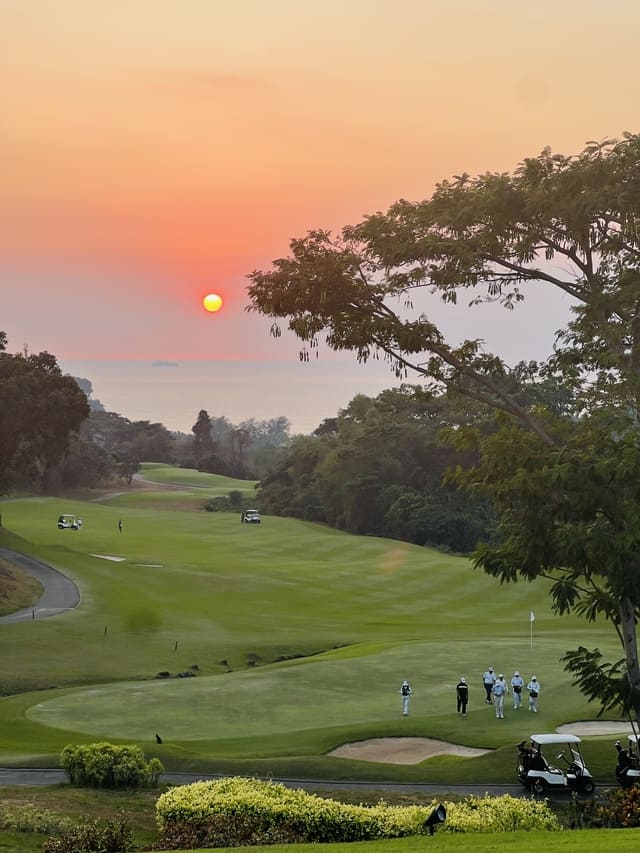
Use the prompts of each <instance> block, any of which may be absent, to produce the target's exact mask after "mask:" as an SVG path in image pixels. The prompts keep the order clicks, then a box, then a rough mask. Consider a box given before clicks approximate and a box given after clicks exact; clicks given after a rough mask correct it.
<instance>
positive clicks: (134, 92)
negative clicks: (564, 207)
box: [0, 0, 640, 429]
mask: <svg viewBox="0 0 640 853" xmlns="http://www.w3.org/2000/svg"><path fill="white" fill-rule="evenodd" d="M639 24H640V6H638V5H637V4H636V3H632V2H631V0H618V2H616V3H614V4H609V6H602V4H600V3H596V2H595V1H594V0H581V2H578V0H565V2H564V3H561V4H559V3H551V2H550V0H540V2H538V3H536V4H528V5H524V4H501V3H495V2H489V0H453V2H450V3H443V2H441V0H375V2H371V0H349V2H348V3H345V2H344V1H343V0H326V2H325V3H323V4H318V3H316V2H312V0H277V2H274V3H266V2H264V0H237V2H236V3H234V4H229V3H222V2H221V1H220V0H192V2H190V3H188V4H179V3H177V2H175V0H136V2H135V3H133V4H126V5H125V4H118V3H100V2H97V0H55V2H54V0H5V2H0V48H1V49H2V76H1V78H0V88H1V91H2V100H3V112H2V133H1V134H0V152H1V155H2V163H3V169H2V175H1V177H0V226H1V227H0V296H1V299H2V320H1V321H0V328H2V329H3V330H4V331H6V333H7V335H8V337H9V345H10V351H18V350H20V349H21V348H22V347H23V345H25V344H26V345H27V346H28V348H29V349H30V350H31V351H35V352H38V351H42V350H48V351H49V352H51V353H53V354H54V355H56V357H57V358H58V360H59V361H60V362H61V363H80V364H82V363H83V362H87V361H95V362H100V363H102V364H104V365H111V367H110V368H107V367H105V368H104V370H101V371H100V376H99V377H98V376H97V375H96V376H91V371H89V370H83V371H82V373H85V374H87V376H86V378H88V379H90V380H91V381H92V382H93V383H94V385H95V387H96V396H99V397H100V398H102V399H103V401H104V403H105V405H107V406H108V407H109V408H112V409H113V410H122V411H121V413H122V414H123V415H125V416H127V417H130V418H131V417H133V418H134V419H137V418H138V416H140V418H141V419H145V420H146V419H149V420H156V419H157V420H161V419H162V420H163V422H164V419H165V418H166V419H170V418H171V419H173V420H174V421H175V423H174V424H169V423H167V424H166V425H167V426H176V427H177V426H178V425H184V424H188V421H189V418H190V417H191V416H189V417H186V416H183V415H182V414H181V408H182V405H183V402H184V401H183V399H182V397H181V394H182V395H184V389H180V387H179V383H178V384H176V383H173V385H172V383H171V382H169V381H168V379H167V377H165V379H163V381H162V383H160V382H158V381H157V380H156V379H155V378H153V377H151V379H150V380H148V381H151V380H152V381H151V388H155V389H156V394H155V398H148V397H147V394H148V391H149V389H148V388H144V387H140V383H139V382H138V387H137V388H136V387H135V386H136V382H135V380H134V376H133V374H132V376H131V377H129V379H127V377H126V376H125V375H124V371H123V365H124V364H125V363H130V364H131V365H132V366H131V370H132V371H134V365H138V364H141V363H151V362H153V361H177V362H179V363H180V364H183V363H186V362H196V361H201V362H204V361H217V362H220V364H221V365H222V367H221V369H220V373H221V374H222V373H224V372H226V373H227V374H229V377H232V378H229V377H228V378H229V381H228V382H227V381H226V379H225V381H218V384H217V385H216V381H214V379H215V377H214V379H211V378H209V379H207V380H206V381H207V383H208V384H207V390H206V393H204V394H203V395H202V396H203V399H202V401H201V402H200V403H199V407H206V408H208V409H212V410H216V408H217V406H216V396H218V399H219V400H220V402H221V404H222V405H221V408H222V407H223V406H224V407H227V411H226V412H224V414H226V415H227V416H228V417H230V418H231V419H234V417H239V414H238V415H235V416H234V412H237V413H245V412H247V413H248V412H249V408H248V407H247V406H246V405H245V403H247V402H249V401H250V403H251V407H252V408H253V409H254V412H252V413H251V414H250V415H249V416H253V415H255V416H259V415H260V413H267V412H268V413H271V412H272V411H274V410H275V411H276V413H277V414H278V415H279V414H283V415H286V416H287V417H288V418H289V419H290V420H291V422H292V423H293V424H296V425H298V426H297V427H296V428H299V429H302V428H303V426H304V428H305V429H306V428H308V427H310V428H313V426H312V424H313V425H317V424H315V421H316V420H317V418H318V415H321V417H325V416H332V415H334V414H335V413H336V411H335V409H336V407H337V406H338V407H339V406H341V405H345V404H346V402H348V400H349V399H351V397H352V396H353V395H354V393H357V392H358V391H363V392H365V393H366V392H367V391H368V390H370V389H374V388H377V387H378V385H377V383H378V382H379V383H380V386H381V387H389V386H390V385H391V384H393V382H394V379H393V376H392V374H391V373H390V374H389V382H388V383H386V382H385V381H384V379H383V377H382V376H381V375H380V376H379V375H378V373H377V367H378V366H377V365H376V364H375V363H373V362H370V363H369V365H367V366H365V367H363V368H359V367H358V366H357V365H355V364H354V360H353V359H349V358H348V356H345V355H343V356H342V357H341V358H342V362H343V365H344V366H343V369H342V370H341V371H335V372H334V373H333V374H331V373H330V372H323V371H324V368H323V367H320V368H318V369H317V370H316V369H315V367H314V364H310V365H307V366H306V367H305V368H304V369H305V372H304V378H303V377H302V375H300V376H299V374H298V368H297V367H296V365H298V350H299V346H298V344H297V343H296V342H295V341H294V340H292V339H291V337H290V336H287V335H285V336H283V338H282V339H280V340H279V341H274V340H273V338H271V337H270V335H269V322H268V321H266V320H265V318H263V317H260V316H259V315H256V314H253V313H248V312H247V311H246V310H245V309H246V307H247V303H248V298H247V292H246V287H247V283H248V282H247V276H248V275H249V274H250V273H251V272H252V270H255V269H267V268H269V267H270V265H271V262H272V261H273V259H275V258H279V257H283V256H285V255H286V254H288V246H289V242H290V240H291V239H292V238H296V237H301V236H303V235H304V234H305V233H306V232H307V231H308V230H309V229H314V228H322V229H331V230H334V231H335V230H336V229H338V228H340V227H341V226H343V225H346V224H353V223H356V222H358V221H360V220H361V219H362V217H363V216H364V215H366V214H368V213H375V212H376V211H378V210H385V209H387V207H388V206H389V205H391V204H392V203H394V202H395V201H396V200H397V199H399V198H405V199H414V200H419V199H423V198H428V197H429V196H430V195H431V193H432V192H433V190H434V188H435V186H436V184H437V182H439V181H441V180H444V179H448V178H450V177H451V176H453V175H459V174H462V173H465V172H466V173H469V174H472V175H474V174H479V173H484V172H486V171H492V172H504V171H513V170H514V169H515V168H516V167H517V165H518V163H520V162H521V161H522V160H523V159H524V158H526V157H530V156H536V155H537V154H538V153H539V152H540V151H541V150H542V149H543V148H545V147H546V146H550V147H551V148H552V150H553V151H554V152H557V153H560V154H565V155H570V154H574V153H577V152H579V151H580V150H581V149H582V148H583V147H584V144H585V142H587V141H588V140H592V139H596V140H599V139H603V138H606V137H612V136H613V137H619V136H620V135H621V134H622V133H623V132H624V131H625V130H630V131H634V130H635V129H636V128H635V126H636V124H637V121H638V116H637V107H636V106H635V104H636V101H637V97H636V91H635V89H636V82H635V81H636V76H637V75H636V72H637V59H636V54H637V50H636V41H637V39H636V34H637V32H638V25H639ZM523 289H524V290H525V291H527V292H528V291H529V290H533V291H534V295H535V298H534V299H533V300H531V301H528V302H527V303H526V305H527V306H531V309H529V307H526V308H522V307H519V308H518V311H517V312H514V314H516V313H517V314H518V318H517V320H515V321H514V319H513V318H512V317H510V316H507V315H506V314H505V313H503V314H502V315H496V317H498V319H495V321H492V322H491V323H489V326H490V328H489V329H488V331H487V332H486V333H485V331H484V330H483V329H481V331H480V332H479V333H477V331H476V326H479V327H482V326H483V325H484V319H485V314H483V312H481V311H478V312H477V315H474V317H473V319H470V316H471V315H470V314H469V316H467V315H466V314H464V312H463V311H459V312H458V313H457V314H456V319H455V320H454V321H452V322H449V319H447V323H449V325H448V331H449V332H450V333H451V334H453V335H454V336H455V337H456V338H459V339H461V338H463V337H473V338H475V337H483V338H485V339H486V341H487V348H488V349H489V350H496V351H498V352H500V353H501V354H505V358H507V359H508V361H509V362H510V363H514V362H515V361H518V360H520V359H528V358H543V357H545V355H548V354H549V351H550V345H551V341H552V334H553V332H554V331H555V330H556V329H557V328H558V327H559V326H560V325H561V323H562V322H563V321H564V319H566V316H567V310H568V305H567V304H566V303H562V302H558V301H557V300H555V299H554V298H553V296H552V295H550V294H548V293H546V291H545V290H544V285H540V286H538V285H537V284H535V283H533V284H532V285H531V286H529V285H526V286H525V287H524V288H523ZM211 292H214V293H219V294H220V295H221V296H222V298H223V300H224V305H223V308H222V310H221V311H219V312H218V313H217V314H215V315H213V314H207V313H206V312H205V311H204V309H203V308H202V298H203V297H204V296H205V295H206V294H207V293H211ZM422 300H423V297H422V295H421V296H420V297H419V301H422ZM424 305H425V306H426V308H424V307H421V309H420V310H426V311H427V313H428V314H429V316H430V318H431V317H433V318H435V319H436V320H440V319H441V318H442V317H445V319H446V318H447V317H448V315H446V316H445V315H443V314H442V313H441V309H440V307H439V306H438V305H437V304H436V303H434V301H433V300H430V299H429V298H428V296H427V297H425V298H424ZM529 311H530V313H527V312H529ZM527 316H528V317H529V320H528V322H527V320H526V318H527ZM522 317H524V319H521V318H522ZM325 360H326V361H328V362H331V363H334V362H336V361H339V360H340V359H339V358H338V357H336V356H329V357H326V358H325V356H324V355H323V356H322V358H321V359H320V362H319V363H318V364H320V365H322V364H323V363H324V362H325ZM117 363H119V365H120V366H119V368H118V367H117V366H116V365H117ZM283 363H286V364H287V365H288V368H287V369H286V370H284V369H283V367H282V366H281V365H282V364H283ZM225 365H233V366H232V367H225ZM250 365H253V367H250ZM170 369H171V368H157V370H170ZM136 370H137V368H136ZM327 371H329V368H327ZM134 372H135V371H134ZM256 375H259V376H260V381H259V382H255V381H254V378H255V376H256ZM190 381H191V380H190ZM286 383H291V388H290V389H289V391H287V389H285V388H283V387H282V386H283V385H284V384H286ZM238 384H240V385H242V386H243V387H244V394H242V393H241V392H240V390H239V388H238V387H237V385H238ZM314 384H315V385H316V386H317V387H316V390H315V393H314V392H313V391H312V390H310V389H311V388H312V387H313V386H314ZM333 384H335V385H336V387H335V388H333V387H331V386H332V385H333ZM101 386H102V387H101ZM171 389H173V390H171ZM216 389H217V390H216ZM196 391H197V388H196ZM170 393H172V394H173V395H174V397H173V399H170V398H169V396H167V395H169V394H170ZM194 393H195V392H194ZM208 395H209V399H207V396H208ZM243 397H244V399H243ZM193 399H195V397H194V398H193ZM190 404H191V398H190V403H189V405H190ZM145 406H148V409H145V410H144V411H143V408H144V407H145ZM272 407H275V409H273V408H272Z"/></svg>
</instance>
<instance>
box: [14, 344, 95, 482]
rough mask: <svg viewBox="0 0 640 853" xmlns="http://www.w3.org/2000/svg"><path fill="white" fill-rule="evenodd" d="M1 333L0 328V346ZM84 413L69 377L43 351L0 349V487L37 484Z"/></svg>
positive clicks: (79, 392)
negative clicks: (9, 351)
mask: <svg viewBox="0 0 640 853" xmlns="http://www.w3.org/2000/svg"><path fill="white" fill-rule="evenodd" d="M6 343H7V338H6V335H5V334H4V333H2V334H0V349H2V350H4V349H5V348H6ZM88 414H89V404H88V403H87V398H86V396H85V394H84V392H83V391H82V390H81V389H80V387H79V386H78V384H77V383H76V381H75V379H73V377H71V376H64V375H63V373H62V371H61V370H60V368H59V366H58V363H57V361H56V359H55V357H54V356H52V355H50V353H48V352H41V353H38V354H30V353H28V352H24V353H18V354H15V355H13V354H10V353H7V352H4V351H2V352H0V492H5V491H7V490H8V489H10V488H13V487H15V486H27V487H33V486H37V487H42V486H46V484H47V477H48V475H49V473H50V472H51V471H52V470H53V469H54V468H55V466H56V465H57V464H58V462H60V461H61V460H62V459H63V458H64V455H65V453H66V452H67V448H68V446H69V441H70V438H71V436H72V434H73V433H74V432H76V431H77V430H78V429H79V428H80V425H81V424H82V422H83V421H84V419H85V418H86V417H87V415H88Z"/></svg>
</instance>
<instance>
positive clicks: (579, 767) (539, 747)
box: [517, 733, 595, 794]
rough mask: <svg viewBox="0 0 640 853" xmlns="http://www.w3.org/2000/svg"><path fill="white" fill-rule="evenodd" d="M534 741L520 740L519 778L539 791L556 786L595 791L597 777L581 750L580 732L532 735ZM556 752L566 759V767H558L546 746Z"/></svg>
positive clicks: (564, 760)
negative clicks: (594, 778)
mask: <svg viewBox="0 0 640 853" xmlns="http://www.w3.org/2000/svg"><path fill="white" fill-rule="evenodd" d="M530 740H531V744H530V745H529V746H527V742H526V741H524V740H523V741H522V742H521V743H519V744H518V769H517V772H518V779H519V780H520V781H521V782H522V784H523V785H525V786H526V787H527V788H529V789H530V790H531V791H533V792H534V793H535V794H544V793H545V792H546V791H548V790H550V789H553V790H557V789H562V788H566V789H569V790H571V791H580V792H581V793H583V794H591V793H593V790H594V789H595V784H594V782H593V777H592V776H591V773H590V772H589V771H588V770H587V765H586V764H585V760H584V758H583V756H582V752H581V750H580V743H581V740H580V738H579V737H577V735H568V734H556V733H554V734H541V735H531V738H530ZM545 749H546V750H547V752H552V753H553V754H554V758H555V760H556V761H558V760H560V759H561V760H562V761H563V762H564V763H565V765H566V766H565V767H562V768H560V767H555V766H554V765H553V764H550V763H549V761H547V759H546V757H545V756H544V754H543V753H544V750H545ZM558 750H560V752H558Z"/></svg>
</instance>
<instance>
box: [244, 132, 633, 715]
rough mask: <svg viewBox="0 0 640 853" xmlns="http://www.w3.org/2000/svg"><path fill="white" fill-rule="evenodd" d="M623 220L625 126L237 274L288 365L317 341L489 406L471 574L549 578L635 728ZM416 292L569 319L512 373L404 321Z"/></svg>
mask: <svg viewBox="0 0 640 853" xmlns="http://www.w3.org/2000/svg"><path fill="white" fill-rule="evenodd" d="M638 222H640V134H631V133H626V134H624V136H623V138H622V139H606V140H603V141H602V142H599V143H598V142H589V143H587V145H586V147H585V148H584V150H583V151H581V152H579V153H578V154H577V155H574V156H564V155H560V154H553V153H552V152H551V150H550V149H548V148H546V149H544V150H543V151H542V152H541V153H540V155H538V156H537V157H529V158H526V159H525V160H524V161H523V162H522V163H520V165H519V166H518V168H517V169H516V170H515V171H514V172H513V173H512V174H507V173H501V174H491V173H485V174H481V175H478V176H477V177H475V178H472V177H471V176H470V175H468V174H466V173H465V174H462V175H459V176H456V177H455V178H454V179H452V180H445V181H442V182H441V183H440V184H438V185H437V187H436V189H435V191H434V193H433V194H432V196H431V198H429V199H426V200H424V201H422V202H417V203H412V202H408V201H405V200H400V201H398V202H397V203H395V204H394V205H392V206H391V208H390V209H389V210H388V211H387V212H386V213H376V214H374V215H372V216H367V217H366V218H365V219H364V220H363V221H362V222H361V223H359V224H357V225H355V226H352V227H349V226H347V227H345V228H343V229H342V231H341V233H340V234H338V235H337V236H332V235H331V233H330V232H328V231H321V230H316V231H311V232H309V233H308V234H307V235H306V236H305V237H303V238H301V239H295V240H293V241H292V242H291V245H290V249H291V252H290V256H289V257H287V258H280V259H277V260H275V261H274V262H273V265H272V269H271V270H268V271H266V272H261V271H255V272H253V273H252V274H251V275H250V277H249V278H250V280H251V285H250V287H249V294H250V298H251V302H252V308H253V309H254V310H257V311H260V312H261V313H262V314H264V315H266V316H268V317H270V318H273V320H274V324H273V326H272V331H273V333H274V335H276V336H278V335H279V334H280V329H279V325H278V323H279V322H280V321H281V320H283V319H284V320H285V321H286V322H287V323H288V327H289V329H290V330H292V331H293V332H294V334H296V335H297V336H298V337H299V338H300V340H301V341H302V344H303V350H302V353H301V358H302V359H303V360H308V357H309V348H315V347H318V346H319V342H320V339H321V337H323V336H324V338H325V340H326V343H327V344H328V345H329V347H331V348H333V349H335V350H350V351H351V352H353V353H354V355H355V357H356V358H357V359H358V361H366V360H367V359H369V358H371V357H382V358H384V359H387V360H388V361H389V362H390V363H391V366H392V369H393V370H394V372H395V374H396V376H399V377H400V376H406V375H407V374H408V372H409V371H411V372H412V373H413V374H415V375H417V376H420V377H423V378H424V379H425V380H426V381H428V382H429V383H430V385H433V384H437V385H440V386H445V387H446V388H447V389H449V391H450V392H451V393H452V394H455V395H459V396H464V397H468V398H470V399H472V400H474V401H476V402H477V403H481V404H483V405H484V406H486V407H488V408H489V409H490V410H493V411H495V412H497V413H499V415H500V421H499V422H500V424H501V426H502V429H500V430H499V431H498V435H497V436H494V438H493V442H492V441H491V440H490V441H489V442H486V443H484V446H482V447H481V451H482V453H483V466H481V470H480V472H479V475H478V472H477V471H474V472H472V474H471V475H470V476H471V478H472V479H471V481H472V482H473V483H474V484H475V488H476V492H479V493H480V494H482V495H483V496H488V497H489V499H491V500H492V501H493V502H494V504H495V505H496V506H497V507H498V510H499V511H500V513H501V520H500V525H499V528H498V530H497V531H496V532H495V535H494V536H493V537H491V538H489V537H487V538H488V541H487V542H486V543H485V544H484V545H483V546H482V548H481V549H480V550H479V552H478V559H477V565H479V566H481V567H482V568H484V569H485V570H486V571H487V572H489V573H490V574H493V575H494V576H496V577H499V578H500V579H501V580H503V581H513V580H517V579H518V578H524V579H526V580H533V579H535V578H537V577H540V576H541V575H543V576H547V577H554V586H553V587H552V596H553V601H554V605H555V607H556V608H557V609H558V611H559V612H560V613H563V612H570V611H575V612H576V613H578V614H579V615H582V616H583V617H584V618H586V619H587V620H588V621H593V620H594V619H595V618H596V616H597V615H604V616H605V617H606V618H607V619H608V620H609V621H610V623H611V624H612V625H613V628H614V630H615V631H616V634H617V637H618V640H619V642H620V645H621V646H622V647H623V649H624V655H625V666H626V678H627V681H628V692H629V696H630V701H631V704H632V706H633V710H634V713H635V715H636V718H637V719H640V665H639V663H638V643H637V637H636V622H637V620H638V617H639V616H640V580H639V578H640V571H639V566H640V553H639V549H638V541H640V535H639V534H640V530H639V522H638V519H639V518H640V513H638V505H639V504H640V493H639V491H638V485H637V484H638V482H639V478H638V472H639V471H640V442H639V441H638V418H639V413H640V333H639V328H640V324H639V320H638V316H639V315H638V292H639V285H640V229H639V228H638ZM419 288H425V289H426V290H427V291H429V292H430V293H435V294H438V295H439V296H440V297H441V298H442V299H443V301H444V302H447V303H450V304H452V305H453V304H456V303H457V302H458V300H459V299H462V298H465V299H470V304H471V305H476V304H478V303H487V302H497V303H500V304H501V305H502V306H504V307H505V308H507V309H510V310H512V309H514V307H516V306H518V305H519V304H520V303H522V302H523V301H524V299H525V294H526V292H527V291H528V290H529V289H531V288H535V289H536V291H540V290H542V289H544V288H547V289H550V290H552V291H555V292H556V293H557V294H562V295H563V296H566V295H567V294H568V295H569V296H570V297H571V299H572V302H573V304H572V314H571V319H570V320H569V322H567V324H566V326H565V328H564V329H561V330H560V331H559V333H558V334H557V341H556V346H555V351H554V353H553V355H552V356H550V357H549V359H548V360H547V362H546V364H544V365H543V366H542V368H541V369H540V370H538V367H537V365H535V364H532V365H531V366H530V368H529V369H524V370H521V371H520V374H519V375H518V374H517V373H514V372H513V371H509V369H508V368H507V367H506V365H505V364H504V363H503V361H502V360H501V359H500V358H499V357H497V356H495V355H493V354H491V353H490V352H487V351H486V350H485V348H484V342H483V341H481V340H478V339H476V340H466V341H463V342H462V343H458V342H451V341H447V339H446V336H445V334H444V333H443V332H442V330H440V329H439V328H438V327H437V326H436V325H435V324H434V323H433V322H432V321H431V320H430V318H429V317H428V316H427V315H426V314H423V313H420V314H417V313H414V312H413V310H412V309H413V306H414V304H415V303H416V302H417V299H416V298H415V294H416V291H417V290H418V289H419ZM527 373H528V374H529V380H530V381H531V378H532V377H533V378H535V380H537V381H538V382H539V383H540V385H541V393H540V394H539V395H538V399H537V401H535V402H534V401H533V400H532V399H531V397H530V396H527V395H523V394H522V391H521V387H520V386H521V385H522V380H523V379H526V378H527ZM554 389H557V393H555V390H554ZM548 392H551V399H549V398H548ZM480 444H481V445H482V442H480ZM471 481H469V480H468V482H471ZM541 508H544V509H543V511H541ZM592 674H593V673H592ZM583 676H587V677H589V672H588V671H586V670H584V671H583V672H582V674H581V675H580V674H579V678H578V683H585V681H584V677H583Z"/></svg>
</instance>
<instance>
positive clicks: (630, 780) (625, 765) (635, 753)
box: [616, 734, 640, 788]
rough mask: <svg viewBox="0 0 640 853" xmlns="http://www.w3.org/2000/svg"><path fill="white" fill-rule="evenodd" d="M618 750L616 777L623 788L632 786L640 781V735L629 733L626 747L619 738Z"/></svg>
mask: <svg viewBox="0 0 640 853" xmlns="http://www.w3.org/2000/svg"><path fill="white" fill-rule="evenodd" d="M616 750H617V751H618V761H617V763H616V779H617V780H618V782H619V783H620V785H621V786H622V787H623V788H630V787H631V786H632V785H635V784H638V783H640V735H637V734H632V735H629V736H628V738H627V747H626V749H625V748H624V747H623V746H622V744H621V743H620V741H619V740H617V741H616Z"/></svg>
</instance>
